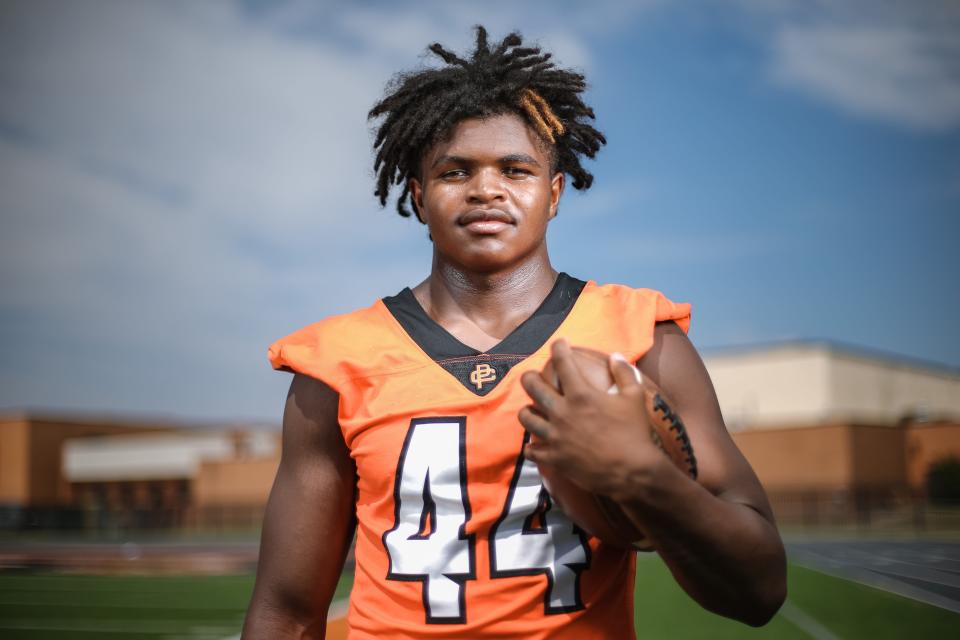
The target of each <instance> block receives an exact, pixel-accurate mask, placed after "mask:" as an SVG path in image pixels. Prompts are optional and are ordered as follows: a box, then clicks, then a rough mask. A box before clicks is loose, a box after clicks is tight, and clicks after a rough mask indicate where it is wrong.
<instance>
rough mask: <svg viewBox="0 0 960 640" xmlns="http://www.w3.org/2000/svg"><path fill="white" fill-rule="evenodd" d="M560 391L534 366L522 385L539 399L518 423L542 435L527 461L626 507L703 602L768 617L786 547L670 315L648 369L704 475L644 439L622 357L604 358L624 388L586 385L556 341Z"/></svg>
mask: <svg viewBox="0 0 960 640" xmlns="http://www.w3.org/2000/svg"><path fill="white" fill-rule="evenodd" d="M552 358H553V361H554V364H555V367H556V371H557V375H558V377H559V380H560V383H561V385H562V388H563V389H564V392H563V394H560V393H559V392H558V391H557V390H556V389H554V388H553V387H552V386H551V385H549V384H548V383H547V382H546V381H545V380H544V379H543V378H542V376H540V375H538V374H536V373H533V372H531V373H527V374H524V376H523V378H522V382H523V386H524V388H525V389H526V391H527V392H528V393H529V394H530V396H531V398H532V399H533V401H534V404H533V405H532V407H529V408H526V409H524V410H522V411H521V412H520V421H521V422H522V423H523V425H524V427H526V428H527V430H529V431H531V432H532V433H534V434H535V435H536V436H537V442H536V443H535V444H533V445H528V447H527V457H528V458H530V459H531V460H533V461H534V462H536V463H538V464H549V465H553V466H555V467H557V468H562V469H565V470H566V471H567V473H569V475H570V477H571V478H572V479H573V480H574V481H575V482H577V484H579V485H580V486H582V487H584V488H586V489H588V490H590V491H593V492H595V493H600V494H604V495H609V496H611V497H612V498H614V499H615V500H617V501H618V502H620V503H621V505H623V507H624V509H625V511H626V512H627V513H628V514H629V515H630V517H631V518H632V519H633V520H634V521H635V522H636V523H637V525H638V527H639V528H640V529H641V530H642V531H643V532H644V534H645V535H646V537H647V538H648V539H649V540H650V541H651V542H652V543H653V544H654V546H655V547H656V549H657V551H658V552H659V553H660V555H661V557H662V558H663V559H664V561H665V562H666V563H667V565H668V566H669V567H670V570H671V572H672V573H673V575H674V577H675V578H676V579H677V581H678V582H679V584H680V585H681V586H682V587H683V588H684V590H685V591H686V592H687V593H688V594H690V596H691V597H693V598H694V599H695V600H696V601H697V602H699V603H700V604H701V605H702V606H703V607H704V608H706V609H709V610H710V611H714V612H716V613H719V614H721V615H724V616H728V617H731V618H735V619H737V620H741V621H743V622H746V623H748V624H752V625H761V624H764V623H766V622H767V621H768V620H769V619H770V618H771V617H772V616H773V615H774V614H775V613H776V611H777V609H779V607H780V605H781V604H782V602H783V600H784V598H785V594H786V561H785V555H784V550H783V543H782V542H781V540H780V535H779V533H778V532H777V529H776V526H775V525H774V521H773V515H772V512H771V510H770V506H769V503H768V501H767V499H766V495H765V494H764V491H763V488H762V487H761V486H760V483H759V481H758V480H757V478H756V476H755V475H754V473H753V471H752V469H751V468H750V466H749V464H748V463H747V461H746V460H745V459H744V458H743V456H742V455H741V454H740V452H739V450H738V449H737V448H736V446H735V445H734V443H733V441H732V440H731V438H730V436H729V434H728V433H727V430H726V427H725V426H724V423H723V418H722V416H721V414H720V408H719V405H718V403H717V398H716V394H715V392H714V390H713V385H712V383H711V382H710V378H709V376H708V374H707V372H706V369H705V368H704V366H703V362H702V361H701V360H700V356H699V355H698V354H697V352H696V350H695V349H694V348H693V345H692V344H691V343H690V341H689V340H688V339H687V337H686V335H685V334H684V333H683V331H682V330H680V328H679V327H677V326H676V325H675V324H674V323H672V322H671V323H663V324H659V325H657V327H656V329H655V339H654V346H653V348H652V349H651V350H650V351H649V352H648V353H647V354H646V355H645V356H644V357H643V358H642V359H641V360H640V362H639V363H638V366H639V368H640V369H641V371H642V372H643V375H644V376H646V377H648V378H650V379H651V380H652V381H653V382H655V383H656V384H657V385H658V386H659V387H660V388H661V389H662V390H663V392H664V394H665V395H666V396H667V398H669V399H670V402H671V404H672V408H673V409H674V411H675V412H676V413H677V414H679V415H680V417H681V418H682V419H683V422H684V424H685V425H686V428H687V430H688V432H689V436H690V439H691V442H692V444H693V449H694V452H695V454H696V457H697V463H698V467H699V471H700V474H699V478H698V479H699V482H697V481H694V480H692V479H690V478H689V477H688V476H687V475H686V474H685V473H683V472H682V471H680V470H679V469H678V468H677V467H676V466H674V464H673V463H672V462H671V461H670V460H669V459H668V458H667V457H666V456H665V455H663V453H662V452H661V451H660V450H659V449H658V448H657V447H656V446H655V445H654V444H653V443H652V442H651V441H650V439H649V437H640V438H638V437H637V433H638V431H637V430H638V425H640V426H642V427H643V428H648V427H647V425H648V423H647V418H646V413H645V411H644V409H643V401H642V390H641V387H640V385H639V383H638V382H637V380H636V378H635V377H634V375H633V372H632V368H631V367H629V365H628V364H627V363H626V362H625V361H622V362H619V363H618V362H616V361H613V362H612V363H611V366H612V369H613V374H614V377H615V378H616V382H617V385H618V386H619V387H620V390H621V393H620V394H619V395H609V394H607V393H605V392H604V391H602V390H598V389H596V388H594V387H593V386H592V385H590V384H589V383H587V382H586V380H584V379H583V377H582V376H581V375H580V373H579V369H578V368H577V367H576V365H575V363H574V362H573V358H572V352H571V350H570V347H569V345H566V344H564V343H557V344H555V345H554V346H553V352H552Z"/></svg>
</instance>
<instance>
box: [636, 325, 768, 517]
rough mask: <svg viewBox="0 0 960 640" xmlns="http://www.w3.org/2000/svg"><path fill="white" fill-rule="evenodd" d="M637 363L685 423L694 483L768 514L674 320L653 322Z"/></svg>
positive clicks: (697, 360) (704, 375) (701, 370)
mask: <svg viewBox="0 0 960 640" xmlns="http://www.w3.org/2000/svg"><path fill="white" fill-rule="evenodd" d="M637 366H638V367H639V368H640V371H641V372H642V373H643V374H644V376H649V377H650V379H651V380H653V382H654V383H656V384H657V385H658V386H659V387H660V389H661V390H663V393H664V395H666V397H667V399H668V400H669V402H670V404H671V405H672V407H673V409H674V410H675V411H676V412H677V414H678V415H679V416H680V418H681V420H682V421H683V423H684V426H685V427H686V428H687V432H688V434H689V436H690V441H691V444H692V446H693V451H694V455H695V456H696V459H697V467H698V477H697V480H698V482H699V483H700V484H701V485H703V486H704V487H705V488H707V489H708V490H709V491H710V492H711V493H713V494H714V495H716V496H718V497H720V498H723V499H725V500H728V501H731V502H737V503H742V504H745V505H747V506H749V507H751V508H753V509H755V510H756V511H758V512H760V513H761V514H762V515H763V516H764V517H766V518H767V519H768V520H770V519H772V514H771V511H770V506H769V502H768V501H767V498H766V494H765V493H764V491H763V488H762V487H761V486H760V482H759V481H758V480H757V477H756V475H755V474H754V472H753V469H751V467H750V464H749V463H748V462H747V460H746V459H745V458H744V457H743V454H742V453H740V450H739V449H737V446H736V444H734V442H733V439H732V438H731V437H730V434H729V433H728V432H727V428H726V425H725V424H724V421H723V415H722V413H721V412H720V404H719V402H718V400H717V395H716V392H715V391H714V388H713V383H712V382H711V381H710V375H709V374H708V373H707V369H706V367H705V366H704V364H703V361H702V360H701V359H700V355H699V354H698V353H697V351H696V349H695V348H694V346H693V344H692V343H691V342H690V340H689V338H687V336H686V334H685V333H684V332H683V330H682V329H680V328H679V327H678V326H677V325H676V324H675V323H673V322H663V323H658V324H657V326H656V328H655V330H654V344H653V347H652V348H651V349H650V351H649V352H647V354H645V355H644V356H643V358H641V359H640V361H639V362H638V363H637Z"/></svg>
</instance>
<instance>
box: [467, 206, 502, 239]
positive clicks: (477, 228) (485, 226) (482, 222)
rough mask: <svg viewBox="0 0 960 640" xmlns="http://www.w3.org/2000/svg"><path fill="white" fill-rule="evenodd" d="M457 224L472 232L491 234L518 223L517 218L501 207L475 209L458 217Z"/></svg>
mask: <svg viewBox="0 0 960 640" xmlns="http://www.w3.org/2000/svg"><path fill="white" fill-rule="evenodd" d="M457 224H459V225H460V226H461V227H466V228H467V230H469V231H471V232H472V233H477V234H481V235H491V234H496V233H500V232H501V231H503V230H504V229H506V228H507V227H508V226H510V225H513V224H516V220H515V219H514V217H513V216H512V215H510V214H509V213H507V212H506V211H501V210H499V209H474V210H473V211H468V212H466V213H464V214H463V215H461V216H460V217H459V218H457Z"/></svg>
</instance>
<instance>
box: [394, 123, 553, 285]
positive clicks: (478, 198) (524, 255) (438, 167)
mask: <svg viewBox="0 0 960 640" xmlns="http://www.w3.org/2000/svg"><path fill="white" fill-rule="evenodd" d="M421 175H422V177H423V180H422V183H421V182H420V181H418V180H411V183H410V191H411V195H412V197H413V202H414V204H415V205H416V207H417V211H418V213H419V215H420V217H421V219H422V220H423V221H424V222H426V224H427V225H428V227H429V228H430V235H431V237H432V238H433V243H434V253H435V255H436V256H437V257H438V258H440V259H443V260H446V261H449V262H450V263H453V264H455V265H457V266H459V267H461V268H464V269H466V270H468V271H475V272H484V273H488V272H495V271H499V270H502V269H507V268H510V267H514V266H518V265H520V264H522V263H524V262H525V261H527V260H530V259H536V258H537V257H542V258H544V259H545V258H546V256H547V253H546V233H547V223H548V222H549V221H550V220H551V219H552V218H553V217H554V216H555V215H556V213H557V205H558V204H559V202H560V194H561V193H562V192H563V174H562V173H557V174H553V173H552V172H551V167H550V156H549V155H548V150H547V149H546V147H545V145H544V144H543V143H542V142H541V140H540V138H539V137H538V136H537V134H536V133H535V132H534V131H533V130H531V129H530V127H528V126H527V124H526V123H525V122H524V121H523V120H522V119H520V117H519V116H516V115H513V114H507V115H500V116H493V117H489V118H483V119H470V120H464V121H463V122H461V123H459V124H458V125H457V126H456V127H455V128H454V130H453V133H452V135H451V136H450V138H449V140H447V141H444V142H441V143H439V144H437V145H436V146H435V147H434V148H433V149H431V150H430V151H429V152H428V153H427V154H426V155H425V157H424V159H423V164H422V168H421Z"/></svg>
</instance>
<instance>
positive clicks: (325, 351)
mask: <svg viewBox="0 0 960 640" xmlns="http://www.w3.org/2000/svg"><path fill="white" fill-rule="evenodd" d="M421 355H422V354H420V353H419V351H418V349H417V347H416V345H415V344H413V343H412V342H411V341H410V339H409V337H408V336H407V335H406V334H405V333H404V332H403V330H402V329H401V328H400V326H399V325H398V324H397V322H396V321H395V320H394V319H393V317H392V316H391V315H390V312H389V311H387V309H386V307H384V305H383V302H382V301H381V300H377V301H376V302H375V303H374V304H372V305H371V306H369V307H366V308H364V309H358V310H356V311H351V312H350V313H344V314H340V315H335V316H330V317H328V318H324V319H323V320H320V321H319V322H315V323H313V324H310V325H307V326H306V327H303V328H302V329H299V330H297V331H294V332H293V333H291V334H289V335H287V336H284V337H283V338H280V339H279V340H277V341H276V342H274V343H273V344H271V345H270V347H269V349H268V350H267V357H268V358H269V360H270V364H271V365H272V366H273V368H274V369H277V370H280V371H289V372H293V373H302V374H305V375H309V376H311V377H314V378H317V379H319V380H322V381H323V382H324V383H326V384H328V385H329V386H331V387H333V388H334V389H339V388H340V387H341V385H342V384H344V383H347V382H349V381H351V380H355V379H357V378H363V377H369V376H371V375H376V374H377V373H385V372H388V371H396V370H400V369H404V368H412V367H415V366H422V362H421V360H422V358H421V357H420V356H421Z"/></svg>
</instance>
